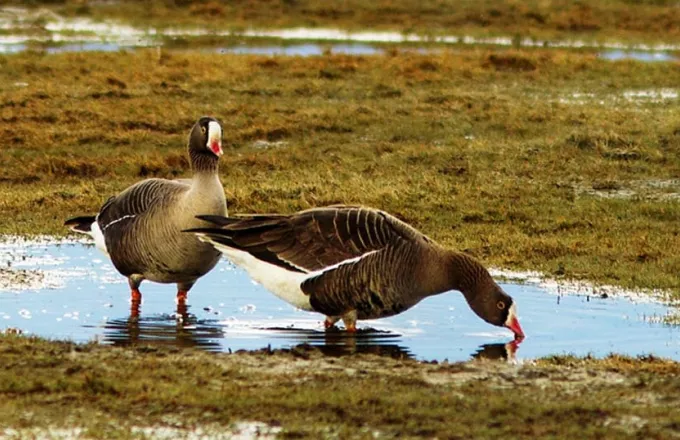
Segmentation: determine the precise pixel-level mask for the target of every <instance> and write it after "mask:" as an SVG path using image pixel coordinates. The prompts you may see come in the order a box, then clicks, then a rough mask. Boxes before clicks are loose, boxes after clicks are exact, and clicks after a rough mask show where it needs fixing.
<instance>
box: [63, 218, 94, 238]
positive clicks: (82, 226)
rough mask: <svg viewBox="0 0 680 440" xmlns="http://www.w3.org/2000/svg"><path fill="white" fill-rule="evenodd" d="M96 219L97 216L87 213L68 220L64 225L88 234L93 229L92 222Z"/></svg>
mask: <svg viewBox="0 0 680 440" xmlns="http://www.w3.org/2000/svg"><path fill="white" fill-rule="evenodd" d="M94 221H95V216H93V215H85V216H82V217H73V218H70V219H68V220H66V221H65V222H64V226H68V227H69V228H70V229H71V230H72V231H75V232H82V233H85V234H88V233H90V232H91V231H92V223H94Z"/></svg>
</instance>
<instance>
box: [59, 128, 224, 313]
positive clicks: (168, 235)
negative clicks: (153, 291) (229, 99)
mask: <svg viewBox="0 0 680 440" xmlns="http://www.w3.org/2000/svg"><path fill="white" fill-rule="evenodd" d="M221 138H222V129H221V127H220V125H219V123H218V122H217V121H216V120H215V119H213V118H208V117H203V118H201V119H199V120H198V122H196V124H195V125H194V127H193V128H192V130H191V133H190V135H189V144H188V150H189V157H190V161H191V167H192V170H193V177H192V179H183V180H166V179H155V178H154V179H147V180H144V181H142V182H139V183H137V184H135V185H132V186H130V187H129V188H127V189H125V190H124V191H123V192H121V193H120V194H118V195H116V196H114V197H111V198H109V199H108V200H107V201H106V202H105V203H104V205H103V206H102V207H101V209H100V211H99V213H98V214H97V216H96V217H76V218H74V219H70V220H67V221H66V223H65V224H66V225H67V226H70V227H71V229H72V230H74V231H76V232H81V233H86V234H88V235H91V236H92V237H93V238H94V239H95V243H96V244H97V247H99V248H100V249H101V250H103V251H104V252H106V253H107V254H108V255H109V256H110V257H111V261H112V262H113V264H114V266H115V267H116V269H117V270H118V271H119V272H120V273H121V274H122V275H124V276H126V277H127V278H128V282H129V284H130V289H131V292H132V297H133V313H135V310H136V311H137V312H138V308H136V307H138V306H139V301H140V299H141V294H140V293H139V285H140V283H141V282H142V281H143V280H150V281H155V282H159V283H176V284H177V290H178V292H177V298H178V300H179V301H183V300H185V299H186V294H187V292H188V291H189V289H191V287H192V286H193V284H194V283H195V282H196V280H197V279H198V278H199V277H201V276H203V275H205V274H206V273H208V271H210V270H211V269H212V268H213V267H214V266H215V264H217V262H218V261H219V258H220V253H219V252H217V251H216V250H215V249H214V248H213V247H212V246H209V245H207V244H205V243H202V242H200V241H199V240H197V239H196V238H195V237H192V236H190V235H187V234H182V233H181V231H182V229H186V228H190V227H199V226H205V225H207V224H209V223H207V222H204V221H201V220H198V219H196V218H195V216H196V215H198V214H213V215H226V213H227V210H226V201H225V197H224V189H223V187H222V183H221V182H220V180H219V176H218V174H217V167H218V157H219V155H221V154H222V150H221ZM88 222H89V223H88ZM135 303H136V305H135Z"/></svg>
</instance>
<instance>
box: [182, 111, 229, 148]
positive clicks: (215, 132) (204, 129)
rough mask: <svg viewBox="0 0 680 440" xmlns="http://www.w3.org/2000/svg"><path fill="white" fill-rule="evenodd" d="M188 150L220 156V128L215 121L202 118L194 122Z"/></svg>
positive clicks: (205, 117)
mask: <svg viewBox="0 0 680 440" xmlns="http://www.w3.org/2000/svg"><path fill="white" fill-rule="evenodd" d="M189 150H190V151H192V152H196V153H203V154H204V153H208V154H213V155H215V156H217V157H220V156H221V155H222V127H221V126H220V123H219V122H217V119H215V118H210V117H207V116H204V117H202V118H201V119H199V120H198V122H196V124H195V125H194V128H193V129H192V130H191V134H190V135H189Z"/></svg>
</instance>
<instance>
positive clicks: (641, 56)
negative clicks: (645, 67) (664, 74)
mask: <svg viewBox="0 0 680 440" xmlns="http://www.w3.org/2000/svg"><path fill="white" fill-rule="evenodd" d="M599 56H600V58H602V59H605V60H610V61H620V60H635V61H646V62H658V61H678V60H680V58H678V57H677V56H675V55H673V54H671V53H668V52H651V51H640V50H618V49H612V50H607V51H603V52H600V54H599Z"/></svg>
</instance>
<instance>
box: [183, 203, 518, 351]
mask: <svg viewBox="0 0 680 440" xmlns="http://www.w3.org/2000/svg"><path fill="white" fill-rule="evenodd" d="M199 218H200V219H202V220H206V221H208V222H212V223H213V224H214V226H213V227H208V228H206V227H201V228H193V229H190V230H188V231H187V232H193V233H195V234H196V235H197V236H198V237H199V239H200V240H202V241H205V242H207V243H211V244H212V245H213V246H215V248H217V249H219V250H220V251H221V252H222V253H223V254H224V255H225V256H227V258H229V259H230V260H231V261H232V262H233V263H234V264H236V265H238V266H241V267H243V268H244V269H245V270H246V271H247V272H248V274H249V275H250V276H251V277H252V278H253V279H254V280H255V281H257V282H259V283H260V284H262V285H263V286H264V287H265V288H266V289H268V290H270V291H271V292H273V293H274V294H276V295H277V296H279V297H280V298H282V299H284V300H285V301H287V302H289V303H290V304H292V305H294V306H296V307H299V308H301V309H303V310H310V311H316V312H320V313H323V314H325V315H326V320H325V326H326V327H327V328H328V327H331V326H333V325H334V324H335V323H336V322H337V321H338V320H340V319H342V320H343V321H344V323H345V327H346V329H347V330H348V331H350V332H353V331H356V321H357V319H376V318H383V317H387V316H392V315H396V314H398V313H401V312H403V311H404V310H407V309H409V308H411V307H413V306H414V305H415V304H417V303H418V302H420V301H421V300H422V299H424V298H427V297H428V296H431V295H436V294H439V293H443V292H446V291H449V290H458V291H460V292H462V293H463V295H464V296H465V299H466V300H467V303H468V304H469V306H470V308H471V309H472V310H473V311H474V312H475V313H476V314H477V316H479V317H480V318H482V319H483V320H485V321H486V322H488V323H490V324H493V325H497V326H505V327H507V328H509V329H510V330H512V332H513V333H514V334H515V339H516V340H521V339H523V338H524V333H523V332H522V328H521V327H520V325H519V321H518V319H517V307H516V306H515V304H514V302H513V300H512V298H511V297H510V296H509V295H508V294H506V293H505V292H504V291H503V289H502V288H501V287H500V286H499V285H498V284H496V282H495V281H494V280H493V278H492V277H491V275H489V272H488V271H487V270H486V269H485V268H484V266H482V264H481V263H480V262H479V261H477V260H476V259H474V258H473V257H471V256H469V255H466V254H464V253H460V252H455V251H452V250H449V249H446V248H444V247H442V246H440V245H439V244H437V243H436V242H434V241H433V240H432V239H430V238H429V237H427V236H425V235H424V234H422V233H421V232H419V231H418V230H416V229H414V228H413V227H411V226H409V225H408V224H406V223H404V222H402V221H400V220H399V219H397V218H396V217H393V216H391V215H389V214H387V213H386V212H383V211H379V210H376V209H371V208H366V207H359V206H330V207H325V208H314V209H309V210H305V211H301V212H298V213H295V214H290V215H246V216H238V217H221V216H211V215H200V216H199Z"/></svg>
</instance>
